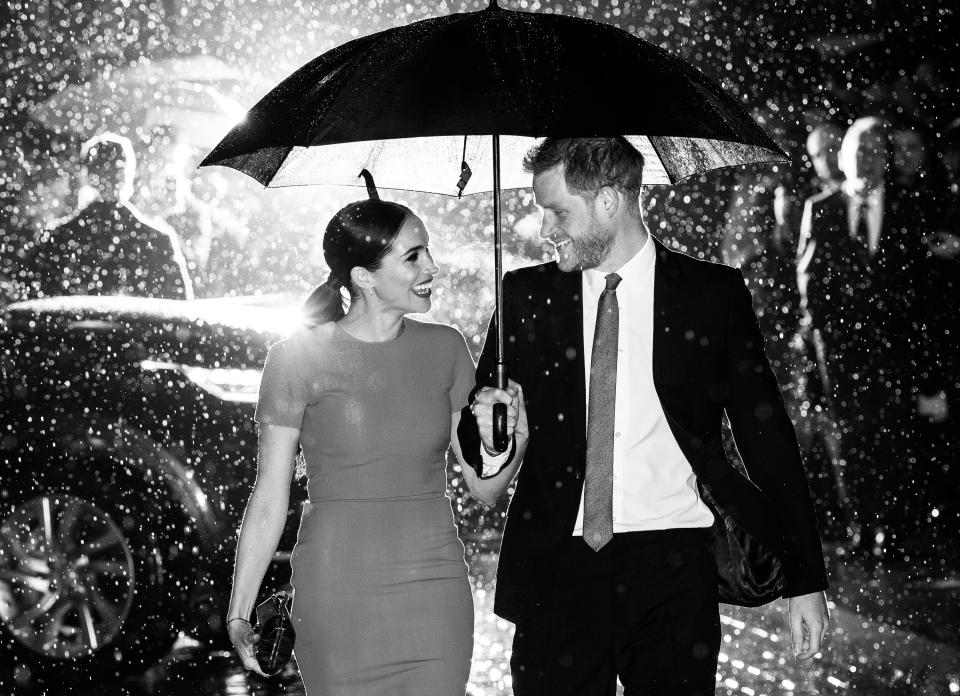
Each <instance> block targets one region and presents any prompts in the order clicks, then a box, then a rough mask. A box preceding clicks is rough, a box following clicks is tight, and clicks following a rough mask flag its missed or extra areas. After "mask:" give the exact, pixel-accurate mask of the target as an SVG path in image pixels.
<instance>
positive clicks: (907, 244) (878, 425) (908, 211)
mask: <svg viewBox="0 0 960 696" xmlns="http://www.w3.org/2000/svg"><path fill="white" fill-rule="evenodd" d="M891 160H892V157H891V152H890V134H889V129H888V127H887V126H886V124H884V123H883V122H882V121H881V120H879V119H878V118H874V117H865V118H861V119H858V120H857V121H855V122H854V123H853V125H852V126H851V127H850V128H849V130H848V131H847V133H846V135H845V136H844V139H843V143H842V145H841V148H840V156H839V162H840V167H841V169H842V170H843V173H844V175H845V177H846V179H845V182H844V185H843V187H842V188H840V189H837V190H835V191H827V192H824V193H822V194H820V195H818V196H814V197H812V198H810V199H809V200H808V201H807V203H806V205H805V208H804V215H803V221H802V223H801V231H800V247H799V256H798V258H799V261H798V266H797V273H798V285H799V288H800V294H801V308H802V311H803V312H804V314H805V316H806V317H807V321H808V322H809V324H810V326H811V328H812V331H813V341H814V345H815V347H816V351H817V365H818V370H819V373H820V374H819V376H820V381H821V383H822V384H823V386H824V391H825V394H826V396H827V402H828V408H829V409H830V410H831V412H832V414H831V415H832V417H833V419H835V420H836V421H837V424H838V430H839V432H840V444H841V448H842V451H843V452H842V453H843V456H844V459H845V474H844V478H845V479H846V484H847V486H848V488H849V490H850V494H851V498H852V500H851V501H849V502H850V505H851V509H852V512H853V517H854V518H855V519H856V520H857V527H858V529H855V531H854V535H853V536H854V538H853V542H854V544H855V545H857V546H858V547H860V548H861V549H862V550H864V551H866V552H868V553H880V552H881V551H882V550H883V549H884V548H885V549H886V550H887V552H890V551H891V550H902V549H899V548H898V547H899V545H900V542H902V539H898V538H897V537H902V536H903V532H904V529H903V527H904V522H905V521H906V520H907V519H909V518H910V517H913V516H915V514H914V513H912V512H911V511H910V506H911V503H913V504H915V505H916V504H919V503H920V501H919V499H918V498H916V497H915V496H913V495H911V489H914V490H915V489H916V488H918V486H917V485H914V484H911V479H912V477H913V475H914V474H916V473H918V472H916V471H915V464H916V459H915V457H916V455H915V447H913V444H914V443H913V442H912V440H914V439H915V435H916V427H917V396H918V392H919V390H920V389H921V386H924V387H925V388H926V389H928V390H931V391H932V392H936V388H935V387H934V386H933V385H934V384H936V375H935V374H933V373H934V372H935V368H934V366H933V365H932V361H931V359H930V358H931V355H932V352H931V351H930V350H929V346H927V345H926V338H925V331H924V326H923V314H924V313H923V312H922V311H920V307H919V305H918V302H917V298H918V295H919V290H920V287H921V280H922V278H921V275H922V272H923V267H924V255H925V253H926V250H925V247H924V235H925V233H926V232H928V231H929V227H928V225H929V224H930V223H932V222H933V221H932V220H928V218H929V215H930V214H929V211H927V210H925V209H924V201H923V199H922V198H921V197H918V196H916V195H914V193H915V192H914V191H911V190H908V189H905V188H903V187H901V186H898V185H897V184H896V183H894V182H893V180H892V178H891V177H890V164H891ZM898 528H899V529H898Z"/></svg>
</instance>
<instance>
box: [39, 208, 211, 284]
mask: <svg viewBox="0 0 960 696" xmlns="http://www.w3.org/2000/svg"><path fill="white" fill-rule="evenodd" d="M31 265H32V267H33V268H32V269H31V270H32V273H33V275H34V281H33V285H34V287H35V289H36V290H37V291H39V293H40V294H42V295H44V296H47V297H55V296H58V295H115V294H124V295H132V296H136V297H164V298H171V299H188V298H192V297H193V289H192V287H191V285H190V279H189V277H188V276H187V269H186V263H185V261H184V258H183V253H182V252H181V251H180V247H179V242H178V240H177V237H176V235H175V234H174V233H173V232H172V231H165V230H162V229H159V228H157V227H155V226H153V225H152V224H151V223H150V222H149V221H147V220H146V219H145V218H144V217H143V216H142V215H141V214H140V213H139V212H138V211H137V210H136V209H135V208H133V207H132V206H130V205H127V204H124V203H117V202H112V201H96V202H94V203H91V204H90V205H88V206H87V207H85V208H84V209H83V210H81V211H80V212H79V213H77V214H76V215H75V216H73V217H72V218H70V219H68V220H67V221H66V222H64V223H62V224H61V225H59V226H57V227H55V228H54V229H53V230H50V231H49V232H46V233H45V236H44V238H43V239H41V241H40V243H39V244H38V245H37V247H36V249H35V251H34V254H33V261H32V264H31Z"/></svg>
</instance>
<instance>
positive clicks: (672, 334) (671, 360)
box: [653, 239, 691, 407]
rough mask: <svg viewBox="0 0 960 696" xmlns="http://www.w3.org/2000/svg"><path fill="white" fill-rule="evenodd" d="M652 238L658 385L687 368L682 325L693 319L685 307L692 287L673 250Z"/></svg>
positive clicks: (654, 334) (655, 373) (672, 378)
mask: <svg viewBox="0 0 960 696" xmlns="http://www.w3.org/2000/svg"><path fill="white" fill-rule="evenodd" d="M653 241H654V244H655V245H656V250H657V263H656V266H655V267H654V276H653V379H654V383H655V384H663V383H667V382H673V381H676V380H675V378H676V377H679V376H680V375H682V373H683V371H684V365H683V361H682V356H683V352H682V350H681V349H682V347H683V346H682V337H683V332H684V326H683V324H684V323H685V322H689V321H691V317H688V316H687V314H686V312H685V311H684V306H685V297H686V295H687V294H688V293H689V291H690V287H689V284H688V283H687V282H685V281H684V278H683V269H682V268H681V267H680V264H678V263H677V262H676V261H675V260H674V259H673V256H674V252H672V251H670V250H668V249H667V248H666V247H665V246H664V245H663V244H661V243H660V242H659V241H657V240H656V239H654V240H653ZM661 401H662V399H661ZM664 407H666V405H665V404H664Z"/></svg>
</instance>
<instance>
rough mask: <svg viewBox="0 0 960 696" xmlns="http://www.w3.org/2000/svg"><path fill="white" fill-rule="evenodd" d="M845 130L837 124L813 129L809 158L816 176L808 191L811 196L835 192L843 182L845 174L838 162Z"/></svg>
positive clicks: (823, 124)
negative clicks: (824, 192)
mask: <svg viewBox="0 0 960 696" xmlns="http://www.w3.org/2000/svg"><path fill="white" fill-rule="evenodd" d="M842 140H843V129H842V128H841V127H840V126H838V125H836V124H835V123H830V122H824V123H819V124H817V125H816V126H814V127H813V130H811V131H810V134H809V135H808V136H807V156H808V157H809V158H810V164H811V165H812V166H813V171H814V176H813V178H812V179H811V181H810V184H809V187H808V189H807V190H808V191H809V194H808V195H810V196H812V195H815V194H817V193H821V192H823V191H834V190H836V189H837V188H839V187H840V184H841V183H842V182H843V173H842V172H841V171H840V165H839V164H838V162H837V155H838V154H839V152H840V142H841V141H842Z"/></svg>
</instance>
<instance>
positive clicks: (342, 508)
mask: <svg viewBox="0 0 960 696" xmlns="http://www.w3.org/2000/svg"><path fill="white" fill-rule="evenodd" d="M291 566H292V569H293V577H292V583H293V587H294V601H293V610H292V616H293V621H294V627H295V629H296V631H297V640H296V648H295V651H294V654H295V657H296V660H297V664H298V665H299V667H300V674H301V676H302V678H303V683H304V687H305V688H306V691H307V694H308V696H375V695H378V694H384V695H386V694H390V695H391V696H405V695H407V694H409V695H410V696H463V693H464V690H465V688H466V683H467V679H468V678H469V674H470V658H471V654H472V651H473V598H472V594H471V591H470V584H469V581H468V579H467V567H466V564H465V563H464V558H463V544H462V543H461V542H460V539H459V538H458V537H457V533H456V527H455V525H454V521H453V514H452V511H451V508H450V501H449V500H448V499H447V498H446V497H445V496H442V495H441V496H436V497H432V498H427V499H413V500H410V499H400V500H398V499H387V500H370V501H318V502H316V503H308V504H307V505H306V506H305V507H304V512H303V517H302V519H301V523H300V532H299V534H298V537H297V544H296V547H295V548H294V551H293V555H292V557H291Z"/></svg>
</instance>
